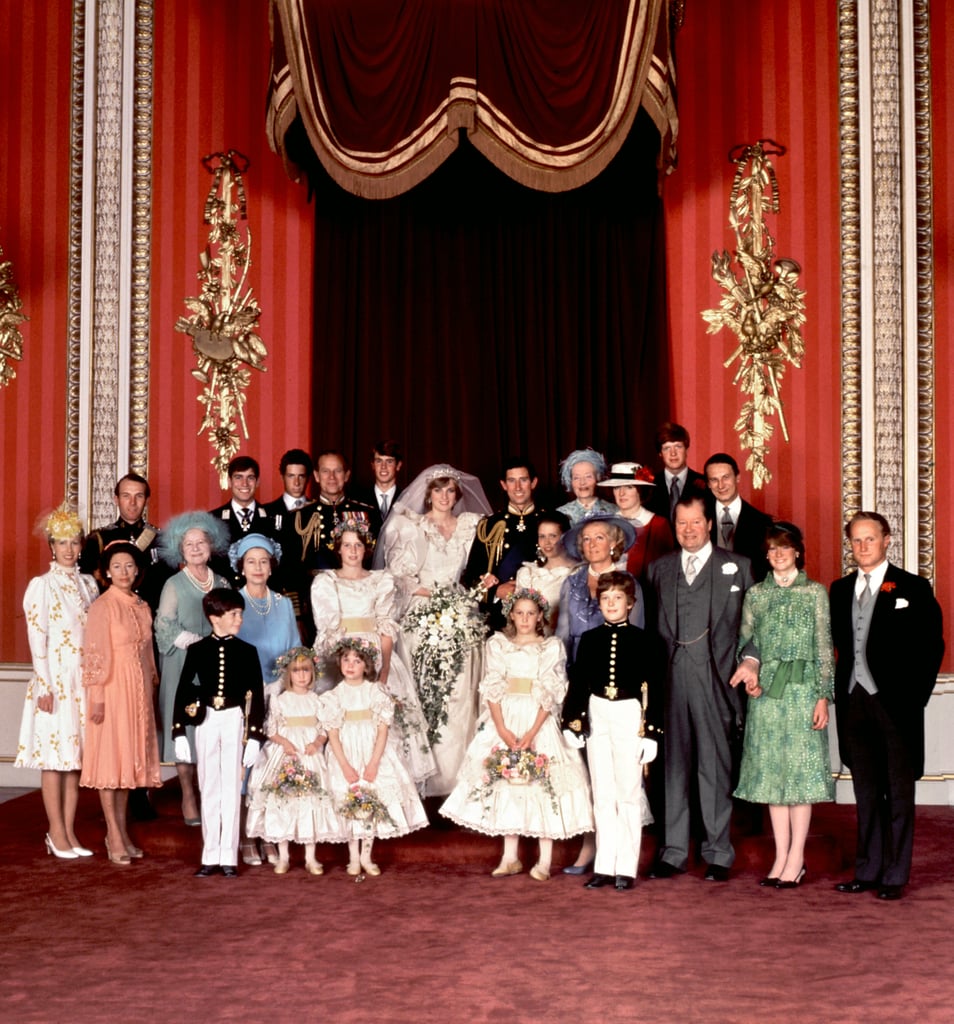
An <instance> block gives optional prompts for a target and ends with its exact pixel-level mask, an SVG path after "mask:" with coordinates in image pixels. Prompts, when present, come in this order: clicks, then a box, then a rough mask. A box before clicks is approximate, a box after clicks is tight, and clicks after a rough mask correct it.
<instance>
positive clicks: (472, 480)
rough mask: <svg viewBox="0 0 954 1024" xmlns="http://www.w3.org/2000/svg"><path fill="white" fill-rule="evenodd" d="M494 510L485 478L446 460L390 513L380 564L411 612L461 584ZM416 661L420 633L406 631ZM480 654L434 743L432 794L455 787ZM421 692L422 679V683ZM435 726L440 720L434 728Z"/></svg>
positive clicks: (461, 677)
mask: <svg viewBox="0 0 954 1024" xmlns="http://www.w3.org/2000/svg"><path fill="white" fill-rule="evenodd" d="M489 513H490V505H489V503H488V502H487V498H486V496H485V495H484V489H483V487H481V485H480V481H479V480H478V479H477V478H476V477H474V476H471V475H470V474H469V473H462V472H461V471H460V470H457V469H454V467H453V466H449V465H447V464H445V463H440V464H438V465H436V466H431V467H430V468H429V469H426V470H424V472H423V473H421V474H420V475H419V476H418V477H417V478H416V479H415V480H414V482H413V483H412V484H411V485H410V486H409V487H408V488H407V490H406V491H404V492H403V493H402V495H401V497H400V499H399V500H398V502H397V503H396V504H395V506H394V511H393V512H392V513H391V515H390V516H388V519H387V522H386V523H385V526H384V529H383V530H382V532H381V539H380V542H379V545H378V547H379V549H380V555H379V557H380V559H381V561H383V564H384V565H386V566H387V567H388V569H390V570H391V572H392V573H393V574H394V576H395V577H396V578H397V580H398V585H399V588H400V591H401V594H402V596H403V598H404V604H405V609H404V610H405V612H406V611H408V610H411V609H413V608H415V607H418V606H420V605H421V604H423V603H424V602H425V601H426V600H427V599H428V598H429V597H430V596H431V594H432V593H433V591H434V590H436V589H437V588H448V587H457V586H458V585H459V582H460V577H461V574H462V573H463V571H464V567H465V566H466V565H467V558H468V555H469V554H470V548H471V545H472V544H473V542H474V536H475V534H476V532H477V523H478V522H479V521H480V519H481V517H482V516H484V515H488V514H489ZM404 639H405V641H406V642H407V645H408V648H409V650H410V652H411V654H412V656H413V652H414V647H415V644H416V635H415V633H414V632H413V631H411V630H407V629H405V631H404ZM479 678H480V650H479V648H477V649H474V650H472V651H471V652H470V653H469V654H468V655H467V656H466V657H465V659H464V664H463V667H462V668H461V671H460V672H459V673H458V675H457V678H456V679H455V680H454V681H453V682H452V684H451V686H450V691H449V699H448V702H447V705H446V708H447V714H448V720H447V722H446V723H445V724H444V725H443V726H440V735H439V739H438V740H437V742H436V743H434V744H433V752H434V757H435V758H436V760H437V772H436V773H435V774H434V775H432V776H431V777H430V778H429V779H428V780H427V781H426V783H425V794H426V795H427V796H445V795H446V794H448V793H449V792H450V791H451V790H452V789H453V788H454V783H455V781H456V779H457V771H458V769H459V768H460V763H461V760H462V759H463V757H464V752H465V751H466V750H467V745H468V743H470V740H471V737H472V736H473V734H474V726H475V723H476V719H477V682H478V680H479ZM417 683H418V687H419V688H420V685H421V680H420V679H419V680H417ZM430 725H431V727H432V735H433V727H434V725H435V723H433V722H431V723H430Z"/></svg>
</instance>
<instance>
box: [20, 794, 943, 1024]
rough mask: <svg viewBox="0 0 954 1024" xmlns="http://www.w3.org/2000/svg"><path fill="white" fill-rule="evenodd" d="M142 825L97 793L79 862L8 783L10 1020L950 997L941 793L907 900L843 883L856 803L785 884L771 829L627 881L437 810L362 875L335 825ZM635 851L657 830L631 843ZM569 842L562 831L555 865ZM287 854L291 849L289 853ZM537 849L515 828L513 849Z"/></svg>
mask: <svg viewBox="0 0 954 1024" xmlns="http://www.w3.org/2000/svg"><path fill="white" fill-rule="evenodd" d="M157 805H158V808H159V810H160V815H161V816H160V819H159V820H158V821H156V822H151V823H148V824H143V825H138V826H136V828H135V830H134V836H135V838H136V840H137V841H138V842H139V844H140V845H141V846H142V847H143V848H144V849H145V851H146V856H145V858H144V859H143V860H141V861H139V862H133V864H132V865H131V866H129V867H114V866H111V865H110V864H109V863H108V862H107V860H106V857H105V854H104V853H103V852H102V841H103V840H102V837H103V825H102V822H101V819H100V818H99V815H98V804H97V801H96V798H95V794H91V793H84V794H83V797H82V800H81V805H80V816H79V822H78V826H77V832H78V835H79V836H80V839H81V840H82V841H84V842H86V843H87V844H88V845H89V846H91V847H92V848H94V849H95V850H96V856H95V857H93V858H90V859H87V860H85V861H56V860H54V859H53V858H52V857H49V856H46V855H45V852H44V849H43V844H42V839H43V832H44V826H43V820H44V819H43V811H42V805H41V802H40V798H39V795H38V794H31V795H29V796H24V797H20V798H19V799H16V800H12V801H10V802H9V803H7V804H4V805H2V806H0V920H2V922H3V945H2V949H0V1020H3V1021H4V1022H32V1021H41V1022H54V1021H55V1022H61V1021H62V1022H66V1021H69V1022H76V1024H86V1022H97V1021H114V1022H117V1021H118V1022H128V1024H134V1022H139V1021H144V1022H145V1021H148V1022H150V1024H152V1022H157V1021H162V1022H166V1021H169V1022H178V1021H182V1022H190V1024H191V1022H197V1021H232V1020H245V1021H248V1020H262V1021H268V1022H271V1024H281V1022H285V1021H289V1022H291V1021H294V1022H298V1021H328V1022H335V1024H339V1022H343V1024H350V1022H362V1024H364V1022H375V1024H377V1022H381V1024H385V1022H405V1021H406V1022H418V1021H429V1020H432V1021H440V1022H442V1024H445V1022H446V1024H456V1022H468V1024H469V1022H483V1021H487V1022H494V1024H500V1022H507V1024H522V1022H531V1021H546V1022H563V1021H585V1022H588V1021H594V1022H595V1021H599V1022H615V1021H620V1022H641V1021H646V1022H655V1021H660V1022H663V1021H704V1022H746V1024H748V1022H760V1024H761V1022H787V1021H799V1022H816V1021H817V1022H822V1021H824V1022H855V1021H866V1022H887V1021H918V1022H924V1024H933V1022H945V1024H946V1022H947V1021H950V1020H951V1018H952V1011H951V1006H952V1004H954V981H952V979H951V974H950V970H949V965H948V963H947V956H946V953H945V950H946V949H947V946H948V943H949V941H950V936H951V932H952V929H954V880H952V878H951V872H952V864H951V859H952V858H951V853H952V850H954V846H952V840H954V811H952V810H951V809H950V808H940V807H931V808H920V809H919V818H918V836H917V839H916V848H915V877H914V879H913V881H912V884H911V886H910V887H909V889H908V893H907V896H906V897H905V899H903V900H902V901H900V902H898V903H884V902H880V901H878V900H877V899H875V898H873V897H872V896H871V895H870V894H864V895H859V896H842V895H839V894H837V893H835V892H834V891H833V888H832V886H833V884H834V882H835V881H837V880H839V879H840V878H842V877H845V876H846V875H850V868H848V869H847V870H844V868H845V866H846V865H845V864H843V863H840V861H842V860H843V858H844V853H843V851H844V850H849V851H850V849H851V834H852V829H853V825H854V813H853V808H851V807H837V806H834V805H828V806H826V807H823V808H821V809H819V811H818V812H817V813H816V817H815V823H814V827H813V838H812V839H811V840H810V856H811V857H812V858H813V859H810V860H809V864H808V867H809V874H808V877H807V880H806V883H805V884H804V885H803V886H802V888H801V889H799V890H797V891H789V892H776V891H774V890H765V889H759V887H758V886H757V884H756V883H757V880H758V878H759V877H760V874H762V873H763V870H762V869H764V867H765V866H766V861H767V860H768V859H769V856H770V854H769V851H768V847H767V840H766V839H765V838H763V837H758V838H749V839H740V840H739V860H738V862H737V865H736V868H735V869H734V871H733V876H732V879H731V881H730V882H729V883H727V884H719V883H711V882H710V883H707V882H703V880H702V878H701V873H700V872H699V871H697V870H693V871H692V872H690V873H689V874H688V875H686V876H682V877H679V878H676V879H673V880H671V881H661V880H660V881H646V880H644V879H640V881H639V883H638V885H637V887H636V889H635V890H634V891H633V892H631V893H616V892H614V891H612V890H606V889H603V890H600V891H596V892H587V891H584V890H583V889H582V887H581V884H580V880H579V879H576V878H570V877H569V876H563V875H555V876H554V877H553V878H552V879H551V880H550V881H549V882H547V883H539V882H535V881H533V880H532V879H530V878H529V876H528V875H527V874H526V873H523V874H521V875H519V876H515V877H512V878H507V879H501V880H498V879H492V878H490V876H489V871H490V869H491V868H492V867H493V866H494V864H495V863H496V860H497V857H498V847H497V843H496V841H495V840H491V839H487V838H485V837H480V836H473V835H470V834H468V833H464V832H461V831H458V830H454V829H443V828H434V829H429V830H427V831H426V832H423V833H418V834H416V835H415V836H412V837H409V838H408V839H406V840H402V841H394V842H391V843H379V844H378V846H377V847H376V850H375V857H376V859H377V861H378V863H379V864H380V865H381V867H382V869H383V874H382V875H381V876H380V877H379V878H368V879H366V880H364V881H362V882H360V883H356V882H355V881H354V880H352V879H351V878H349V877H348V876H347V875H346V874H345V872H344V869H343V861H344V850H343V848H340V847H339V848H330V847H329V848H326V849H324V850H323V851H321V854H322V856H323V859H324V861H325V866H326V872H327V873H326V874H325V875H324V876H323V877H319V878H312V877H310V876H309V875H307V874H306V873H305V872H304V871H303V870H302V868H301V864H300V859H299V860H298V861H296V862H295V864H294V867H293V869H292V871H291V872H290V873H289V874H288V875H285V876H277V875H275V874H274V873H273V872H272V871H271V869H270V868H269V867H267V866H265V867H260V868H244V869H242V874H241V876H240V877H239V878H238V879H235V880H228V879H225V878H222V877H216V878H210V879H195V878H193V877H192V872H193V871H194V870H195V867H196V864H197V858H198V852H199V847H200V841H199V835H198V830H197V829H187V828H186V827H185V826H184V825H183V824H182V823H181V819H179V818H178V816H177V810H178V805H177V802H176V800H175V789H174V787H171V788H170V789H169V791H168V792H163V793H162V794H161V796H160V797H159V799H158V800H157ZM644 846H645V848H644V851H643V865H644V867H645V866H647V865H648V862H649V859H650V856H651V854H652V846H653V841H652V839H651V838H649V839H647V841H646V843H645V844H644ZM573 852H575V846H574V848H573V849H572V850H564V849H559V848H558V850H557V854H556V862H557V864H563V863H566V862H567V860H568V859H569V857H570V856H571V855H572V853H573ZM299 857H300V854H299ZM531 863H532V855H531V851H530V849H529V846H528V848H527V851H526V854H525V856H524V864H525V866H527V867H529V865H530V864H531Z"/></svg>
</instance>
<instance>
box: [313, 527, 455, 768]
mask: <svg viewBox="0 0 954 1024" xmlns="http://www.w3.org/2000/svg"><path fill="white" fill-rule="evenodd" d="M332 539H333V544H334V550H335V553H336V554H337V556H338V558H339V559H340V561H341V567H340V568H339V569H325V570H324V571H322V572H320V573H318V575H317V576H316V577H315V580H314V582H313V583H312V585H311V606H312V613H313V615H314V619H315V629H316V631H317V640H316V643H317V644H318V646H319V647H320V648H321V649H330V648H331V647H333V646H334V644H335V643H336V642H337V641H338V640H340V639H341V638H342V637H343V636H360V637H363V638H364V639H366V640H370V641H371V642H372V643H373V644H374V645H375V647H377V648H378V649H379V650H380V652H381V664H380V665H379V666H378V682H379V683H380V684H381V685H382V686H383V687H384V688H385V690H387V691H388V693H390V694H391V696H392V697H393V698H394V699H395V702H396V703H395V722H394V727H393V729H392V730H391V738H392V740H393V741H394V743H395V745H396V746H397V749H398V752H399V753H400V755H401V757H402V759H403V760H404V763H405V765H406V766H407V769H408V771H409V772H410V775H411V778H412V779H414V781H415V782H416V783H418V784H420V783H422V782H423V781H424V780H425V779H427V778H430V776H432V775H433V774H434V773H435V772H436V771H437V762H436V761H435V760H434V755H433V753H432V752H431V745H430V743H428V741H427V722H426V721H425V720H424V715H423V713H422V712H421V702H420V701H419V700H418V697H417V687H416V686H415V684H414V677H413V676H412V675H411V670H410V668H409V664H410V663H409V660H408V655H407V652H406V651H405V649H404V643H403V640H402V638H401V631H400V629H399V628H398V625H397V621H396V618H395V604H396V601H397V592H396V588H395V582H394V576H393V575H392V574H391V573H390V572H389V571H388V570H386V569H378V570H374V571H369V570H368V569H365V568H364V563H365V558H366V557H367V555H368V553H369V547H370V545H371V543H372V540H371V536H370V532H369V530H368V524H367V523H366V522H364V521H363V520H360V519H349V518H348V517H347V513H345V518H344V519H342V520H340V521H339V522H338V525H337V526H336V527H335V529H334V532H333V533H332Z"/></svg>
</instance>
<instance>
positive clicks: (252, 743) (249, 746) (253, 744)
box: [242, 740, 262, 768]
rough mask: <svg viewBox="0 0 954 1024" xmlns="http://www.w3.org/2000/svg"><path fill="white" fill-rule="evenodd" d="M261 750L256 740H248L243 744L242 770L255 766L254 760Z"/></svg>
mask: <svg viewBox="0 0 954 1024" xmlns="http://www.w3.org/2000/svg"><path fill="white" fill-rule="evenodd" d="M261 748H262V745H261V743H259V742H258V740H249V741H248V743H246V744H245V753H244V754H243V755H242V767H243V768H251V767H252V765H253V764H255V759H256V758H257V757H258V752H259V750H261Z"/></svg>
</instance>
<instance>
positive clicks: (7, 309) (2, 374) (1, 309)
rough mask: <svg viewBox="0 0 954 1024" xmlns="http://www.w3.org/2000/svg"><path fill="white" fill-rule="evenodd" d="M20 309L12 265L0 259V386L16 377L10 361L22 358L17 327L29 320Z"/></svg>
mask: <svg viewBox="0 0 954 1024" xmlns="http://www.w3.org/2000/svg"><path fill="white" fill-rule="evenodd" d="M2 256H3V247H2V246H0V257H2ZM22 308H23V303H22V302H21V301H20V292H19V291H18V290H17V286H16V285H15V284H14V282H13V264H12V263H10V261H9V260H2V259H0V386H3V385H5V384H9V383H10V381H11V380H13V378H14V377H16V375H17V371H16V370H15V369H14V368H13V365H12V362H11V361H12V360H16V361H19V360H21V359H22V358H23V335H22V334H20V331H19V325H20V324H22V323H23V322H24V321H25V320H29V319H30V318H29V317H28V316H25V315H24V314H23V313H21V312H20V310H21V309H22Z"/></svg>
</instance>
